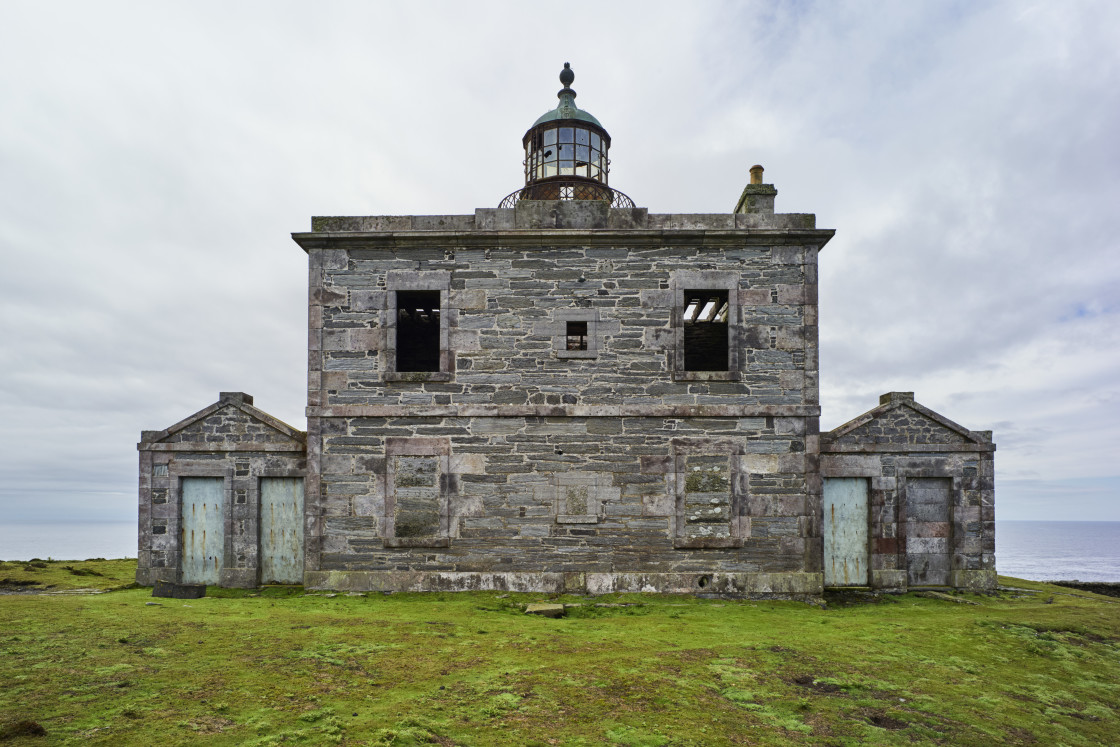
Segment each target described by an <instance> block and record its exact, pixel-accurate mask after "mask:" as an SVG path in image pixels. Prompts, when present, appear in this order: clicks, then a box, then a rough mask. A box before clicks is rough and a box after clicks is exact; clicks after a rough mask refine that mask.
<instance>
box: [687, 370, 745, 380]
mask: <svg viewBox="0 0 1120 747" xmlns="http://www.w3.org/2000/svg"><path fill="white" fill-rule="evenodd" d="M740 378H742V376H741V374H740V373H739V372H738V371H674V372H673V381H739V379H740Z"/></svg>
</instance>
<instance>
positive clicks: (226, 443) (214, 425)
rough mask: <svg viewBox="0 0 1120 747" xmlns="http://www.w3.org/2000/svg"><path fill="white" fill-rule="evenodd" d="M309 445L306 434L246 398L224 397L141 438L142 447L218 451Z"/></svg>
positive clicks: (295, 447) (295, 448)
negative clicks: (173, 446)
mask: <svg viewBox="0 0 1120 747" xmlns="http://www.w3.org/2000/svg"><path fill="white" fill-rule="evenodd" d="M249 401H250V402H251V401H252V400H251V399H249ZM306 442H307V434H305V433H304V432H303V431H301V430H298V429H296V428H293V427H292V426H290V425H288V424H287V423H285V422H283V421H282V420H279V419H277V418H274V417H273V416H271V415H269V414H268V413H267V412H264V411H263V410H259V409H257V408H256V407H253V406H252V405H251V404H249V403H248V402H246V401H244V398H242V399H239V398H229V397H225V396H223V398H222V399H219V400H218V401H217V402H215V403H214V404H212V405H210V406H209V407H206V408H204V409H202V410H199V411H198V412H196V413H194V414H193V415H191V416H190V417H187V418H185V419H183V420H181V421H179V422H178V423H176V424H175V425H173V426H171V427H169V428H167V429H165V430H163V431H157V432H151V431H145V432H144V435H143V438H142V443H148V444H157V443H159V444H199V445H205V446H207V447H212V448H219V449H221V448H237V447H241V448H244V447H245V446H249V445H254V444H260V445H267V446H271V447H273V448H275V447H277V446H289V447H291V448H292V449H293V450H302V449H304V448H305V446H306Z"/></svg>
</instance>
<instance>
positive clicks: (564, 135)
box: [560, 127, 574, 143]
mask: <svg viewBox="0 0 1120 747" xmlns="http://www.w3.org/2000/svg"><path fill="white" fill-rule="evenodd" d="M573 134H574V133H573V132H572V128H571V127H561V128H560V142H562V143H570V142H572V137H573Z"/></svg>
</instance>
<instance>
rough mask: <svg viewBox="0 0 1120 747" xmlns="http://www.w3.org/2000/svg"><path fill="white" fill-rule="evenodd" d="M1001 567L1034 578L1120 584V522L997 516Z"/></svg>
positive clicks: (1006, 573) (1007, 573)
mask: <svg viewBox="0 0 1120 747" xmlns="http://www.w3.org/2000/svg"><path fill="white" fill-rule="evenodd" d="M996 568H997V569H998V570H999V572H1000V573H1001V574H1002V575H1004V576H1015V577H1017V578H1026V579H1030V580H1032V581H1074V580H1076V581H1111V582H1116V583H1120V521H997V522H996Z"/></svg>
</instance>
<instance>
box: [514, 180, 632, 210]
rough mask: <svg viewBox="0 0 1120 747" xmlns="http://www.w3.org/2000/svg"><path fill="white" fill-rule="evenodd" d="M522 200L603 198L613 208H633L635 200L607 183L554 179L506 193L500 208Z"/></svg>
mask: <svg viewBox="0 0 1120 747" xmlns="http://www.w3.org/2000/svg"><path fill="white" fill-rule="evenodd" d="M521 200H603V201H608V200H609V201H610V204H611V207H612V208H633V207H635V205H634V201H633V200H631V199H630V198H629V197H628V196H627V195H625V194H623V193H622V192H619V191H618V190H617V189H612V188H611V187H608V186H606V185H605V184H599V183H597V182H592V181H576V180H570V181H569V180H559V179H552V180H549V181H547V182H537V183H536V184H530V185H528V186H527V187H522V188H521V189H519V190H517V191H516V192H513V193H511V194H509V195H506V197H505V199H503V200H502V201H501V203H499V204H498V207H499V208H511V207H513V206H514V205H516V204H517V203H518V202H520V201H521Z"/></svg>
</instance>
